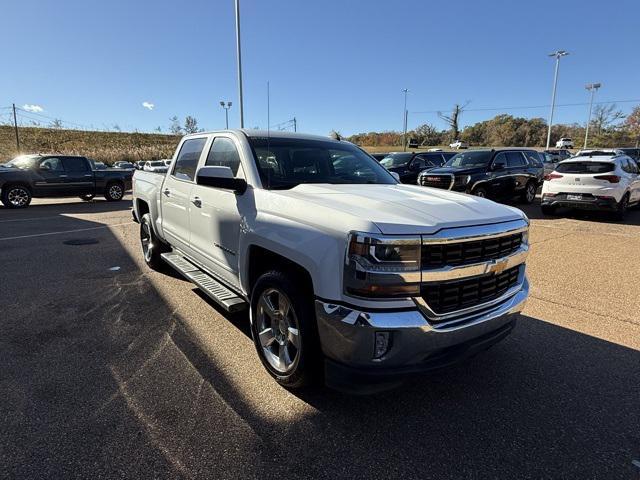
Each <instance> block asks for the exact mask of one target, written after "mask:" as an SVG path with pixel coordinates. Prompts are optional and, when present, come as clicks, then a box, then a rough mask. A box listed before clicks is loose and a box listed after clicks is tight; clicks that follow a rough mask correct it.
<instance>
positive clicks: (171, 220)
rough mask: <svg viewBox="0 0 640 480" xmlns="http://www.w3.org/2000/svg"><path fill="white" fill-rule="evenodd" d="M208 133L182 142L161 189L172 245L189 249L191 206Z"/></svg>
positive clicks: (164, 222)
mask: <svg viewBox="0 0 640 480" xmlns="http://www.w3.org/2000/svg"><path fill="white" fill-rule="evenodd" d="M206 141H207V137H197V138H189V139H187V140H185V141H184V142H183V143H182V145H181V146H180V150H179V151H178V157H177V158H176V161H175V162H174V163H173V167H172V169H171V172H170V173H169V174H168V175H167V176H166V178H165V181H164V183H163V184H162V191H161V192H160V199H161V200H160V202H161V205H162V232H163V234H164V236H165V238H166V239H167V240H168V241H169V243H171V244H172V245H174V246H176V247H178V248H180V249H182V250H185V251H188V250H189V238H190V232H189V209H190V207H191V203H190V199H191V190H192V188H193V186H194V180H195V175H196V168H197V167H198V161H199V160H200V155H201V154H202V151H203V150H204V145H205V143H206Z"/></svg>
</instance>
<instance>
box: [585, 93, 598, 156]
mask: <svg viewBox="0 0 640 480" xmlns="http://www.w3.org/2000/svg"><path fill="white" fill-rule="evenodd" d="M601 86H602V84H601V83H589V84H587V85H585V87H584V88H586V89H587V90H589V91H590V92H591V100H589V118H587V128H586V130H585V132H584V147H583V148H584V149H586V148H587V140H588V139H589V125H590V124H591V110H592V108H593V96H594V95H595V93H596V90H598V89H599V88H600V87H601Z"/></svg>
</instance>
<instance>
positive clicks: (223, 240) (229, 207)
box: [189, 136, 248, 284]
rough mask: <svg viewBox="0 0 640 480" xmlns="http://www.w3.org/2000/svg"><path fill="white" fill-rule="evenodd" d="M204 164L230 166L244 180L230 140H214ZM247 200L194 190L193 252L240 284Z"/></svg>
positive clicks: (201, 188)
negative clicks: (239, 270) (240, 240)
mask: <svg viewBox="0 0 640 480" xmlns="http://www.w3.org/2000/svg"><path fill="white" fill-rule="evenodd" d="M204 165H206V166H224V167H229V168H230V169H231V172H232V173H233V175H234V176H236V177H244V173H243V170H242V167H241V165H240V155H239V154H238V148H237V145H236V144H235V141H234V140H233V139H232V138H231V137H226V136H217V137H215V138H214V140H213V143H212V144H211V147H210V149H209V153H208V154H207V159H206V161H205V163H204ZM247 197H248V196H247V195H236V194H235V193H234V192H233V191H231V190H225V189H221V188H213V187H208V186H205V185H194V186H193V190H192V191H191V204H192V205H191V211H190V215H189V217H190V222H191V241H190V245H191V249H192V251H193V253H194V255H195V256H196V260H198V261H200V262H201V263H202V264H203V265H204V266H205V267H207V268H208V269H209V270H211V271H215V272H218V273H220V274H221V275H223V276H224V280H226V281H227V282H229V283H231V284H237V283H238V255H239V252H238V243H239V238H240V224H241V216H240V211H241V210H242V202H243V201H246V198H247Z"/></svg>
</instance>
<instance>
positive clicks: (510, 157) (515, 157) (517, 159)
mask: <svg viewBox="0 0 640 480" xmlns="http://www.w3.org/2000/svg"><path fill="white" fill-rule="evenodd" d="M506 155H507V165H508V166H509V168H515V167H523V166H524V165H525V161H524V157H523V156H522V154H521V153H520V152H507V153H506Z"/></svg>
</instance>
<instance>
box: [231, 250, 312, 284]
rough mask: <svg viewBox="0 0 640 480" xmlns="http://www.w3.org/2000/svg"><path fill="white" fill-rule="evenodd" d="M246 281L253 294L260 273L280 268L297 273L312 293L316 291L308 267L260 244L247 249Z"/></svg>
mask: <svg viewBox="0 0 640 480" xmlns="http://www.w3.org/2000/svg"><path fill="white" fill-rule="evenodd" d="M247 255H248V256H247V258H248V261H247V263H246V267H245V271H246V275H245V276H244V279H243V280H244V281H243V282H242V283H243V284H244V286H245V288H246V291H247V292H248V294H249V295H251V291H252V290H253V287H254V285H255V284H256V281H257V280H258V278H260V275H262V274H263V273H266V272H268V271H270V270H278V271H281V272H283V273H289V274H292V275H295V276H296V278H298V279H299V280H300V281H301V282H302V285H303V288H305V289H306V290H307V291H308V292H309V294H310V295H313V293H314V287H313V278H312V276H311V273H310V272H309V270H308V269H307V268H305V267H304V266H302V265H300V264H299V263H297V262H295V261H293V260H291V259H289V258H287V257H285V256H283V255H281V254H279V253H276V252H274V251H273V250H270V249H267V248H265V247H262V246H259V245H250V246H249V248H248V251H247Z"/></svg>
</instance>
